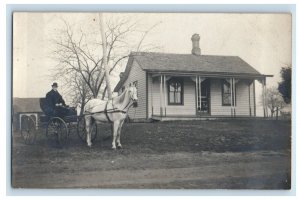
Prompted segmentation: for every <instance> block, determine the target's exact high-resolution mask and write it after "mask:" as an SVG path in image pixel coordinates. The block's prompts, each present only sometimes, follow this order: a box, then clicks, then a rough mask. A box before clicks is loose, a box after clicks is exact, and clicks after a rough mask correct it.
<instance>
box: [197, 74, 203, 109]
mask: <svg viewBox="0 0 300 200" xmlns="http://www.w3.org/2000/svg"><path fill="white" fill-rule="evenodd" d="M198 78H199V80H198V83H199V87H198V90H199V108H200V111H201V108H202V99H201V98H202V94H201V82H202V81H201V77H200V76H198Z"/></svg>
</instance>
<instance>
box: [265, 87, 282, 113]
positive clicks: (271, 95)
mask: <svg viewBox="0 0 300 200" xmlns="http://www.w3.org/2000/svg"><path fill="white" fill-rule="evenodd" d="M266 104H267V106H268V108H269V109H270V111H271V117H274V114H275V113H276V118H277V117H278V111H279V110H280V109H281V108H282V107H283V106H284V105H285V103H284V100H283V98H282V95H281V94H280V93H279V91H278V89H277V88H276V87H271V88H267V90H266Z"/></svg>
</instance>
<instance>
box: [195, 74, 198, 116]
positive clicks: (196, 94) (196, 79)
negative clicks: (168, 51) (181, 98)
mask: <svg viewBox="0 0 300 200" xmlns="http://www.w3.org/2000/svg"><path fill="white" fill-rule="evenodd" d="M198 91H199V89H198V76H196V98H195V99H196V114H197V112H198Z"/></svg>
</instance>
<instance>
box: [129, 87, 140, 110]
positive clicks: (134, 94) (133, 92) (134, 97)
mask: <svg viewBox="0 0 300 200" xmlns="http://www.w3.org/2000/svg"><path fill="white" fill-rule="evenodd" d="M128 93H129V96H130V99H131V101H132V102H133V107H137V106H138V103H137V102H138V97H137V89H136V87H135V86H130V87H129V88H128Z"/></svg>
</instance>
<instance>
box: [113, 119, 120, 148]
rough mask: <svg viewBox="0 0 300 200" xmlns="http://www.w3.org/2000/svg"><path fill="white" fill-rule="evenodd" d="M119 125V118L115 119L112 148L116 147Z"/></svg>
mask: <svg viewBox="0 0 300 200" xmlns="http://www.w3.org/2000/svg"><path fill="white" fill-rule="evenodd" d="M119 125H120V121H119V120H117V121H114V124H113V140H112V149H116V139H117V134H118V128H119Z"/></svg>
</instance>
